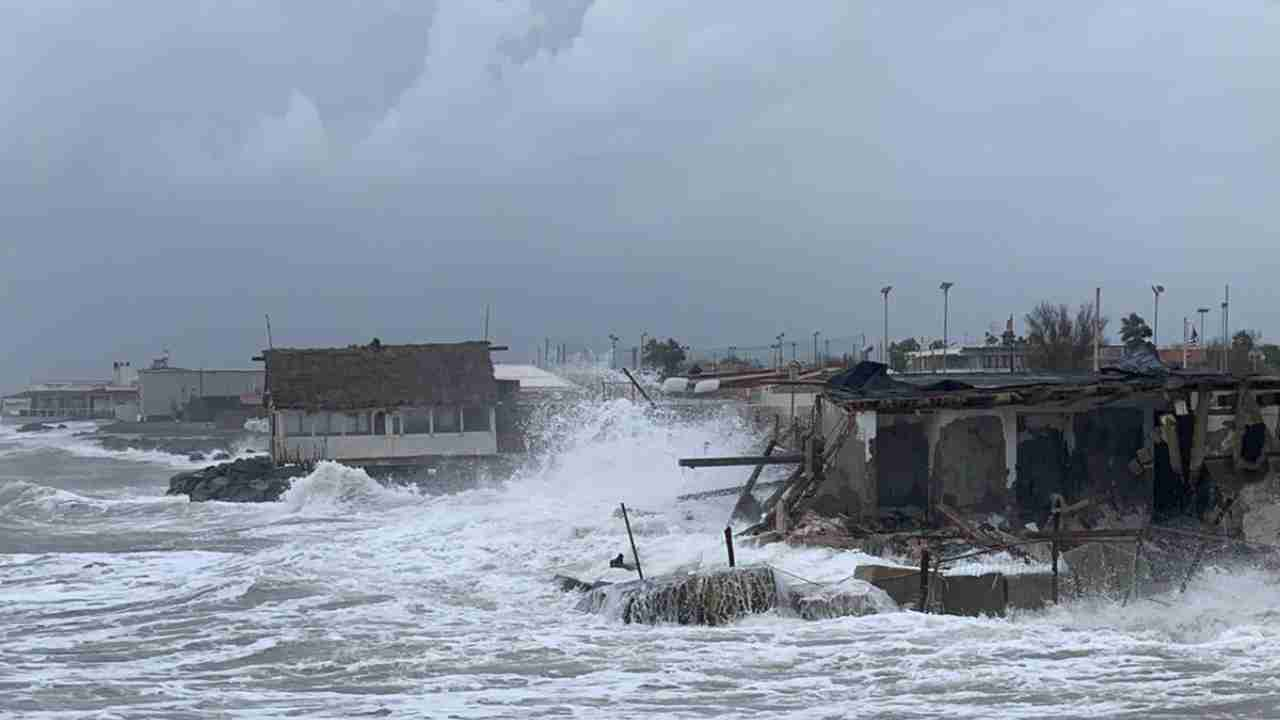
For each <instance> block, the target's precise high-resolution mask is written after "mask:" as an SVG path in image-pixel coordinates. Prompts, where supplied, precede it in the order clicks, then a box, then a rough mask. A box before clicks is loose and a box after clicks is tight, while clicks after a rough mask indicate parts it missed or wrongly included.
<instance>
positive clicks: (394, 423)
mask: <svg viewBox="0 0 1280 720" xmlns="http://www.w3.org/2000/svg"><path fill="white" fill-rule="evenodd" d="M391 434H392V435H399V434H400V414H399V413H396V414H394V415H392V416H391Z"/></svg>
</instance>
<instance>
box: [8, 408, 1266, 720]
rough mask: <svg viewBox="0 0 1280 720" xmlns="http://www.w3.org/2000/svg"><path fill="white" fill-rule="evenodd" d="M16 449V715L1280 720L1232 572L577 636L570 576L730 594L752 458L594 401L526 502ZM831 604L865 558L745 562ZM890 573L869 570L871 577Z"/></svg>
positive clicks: (1254, 583) (690, 428)
mask: <svg viewBox="0 0 1280 720" xmlns="http://www.w3.org/2000/svg"><path fill="white" fill-rule="evenodd" d="M86 427H87V426H86V425H85V424H74V423H73V424H71V425H70V426H69V427H67V428H65V429H59V430H55V431H53V432H49V433H41V434H21V435H20V434H18V433H16V431H15V430H14V428H13V427H12V426H4V427H2V428H0V717H6V718H8V717H13V718H210V717H219V718H235V717H263V718H286V717H288V718H293V717H306V718H313V717H314V718H353V717H394V718H399V717H405V718H538V717H562V716H569V717H600V718H624V717H663V718H677V717H678V718H706V717H759V718H781V717H794V718H847V717H868V718H926V717H930V718H931V717H952V718H954V717H974V718H979V717H980V718H1022V717H1052V718H1077V717H1078V718H1096V717H1143V718H1146V717H1222V718H1227V717H1233V718H1234V717H1280V652H1277V651H1276V643H1277V642H1278V641H1280V586H1277V584H1276V583H1275V581H1274V580H1273V579H1272V578H1271V577H1270V576H1268V574H1266V573H1264V572H1263V571H1260V570H1251V569H1241V568H1218V567H1207V568H1205V569H1204V570H1203V572H1201V573H1200V574H1199V575H1198V576H1197V577H1196V578H1195V579H1194V581H1193V582H1192V584H1191V586H1190V587H1189V589H1188V591H1187V593H1186V594H1185V595H1180V596H1174V597H1166V598H1164V599H1161V598H1156V599H1155V601H1153V600H1141V601H1138V602H1132V603H1129V604H1128V606H1126V607H1121V605H1120V604H1119V603H1114V602H1109V601H1102V600H1081V601H1074V602H1068V603H1066V604H1064V605H1061V606H1058V607H1055V608H1052V609H1049V610H1044V611H1036V612H1023V613H1019V614H1015V615H1012V616H1010V617H1008V618H1000V619H994V618H990V619H987V618H963V617H950V616H942V615H922V614H917V613H915V612H896V613H887V614H880V615H872V616H866V617H858V618H842V619H835V620H822V621H805V620H802V619H799V618H796V617H792V616H788V615H786V614H780V613H776V612H774V613H767V614H764V615H758V616H753V617H750V618H748V619H746V620H743V621H741V622H738V623H736V624H733V625H729V626H722V627H688V626H676V625H657V626H647V625H626V624H623V623H622V622H621V621H620V620H619V619H617V618H615V617H610V616H608V615H584V614H581V613H579V612H577V611H576V610H575V604H576V602H577V600H578V598H577V596H576V595H575V594H574V593H564V592H562V591H561V590H560V589H559V588H558V587H556V585H555V584H554V583H553V582H552V580H551V579H552V577H553V576H554V575H556V574H565V575H571V576H574V577H579V578H583V579H587V580H596V579H605V580H621V579H627V578H628V577H629V573H628V572H627V571H625V570H621V569H610V566H609V560H610V558H612V557H614V556H615V555H617V554H618V553H621V552H628V553H629V546H628V543H627V535H626V530H625V528H624V525H623V522H622V520H621V519H620V518H619V517H618V516H617V515H616V514H615V510H616V508H617V507H618V503H619V502H620V501H621V502H626V503H627V505H628V506H629V507H630V508H634V509H635V511H636V512H635V513H634V514H633V515H634V516H633V517H632V518H631V520H632V526H633V529H634V531H635V533H636V541H637V545H638V550H639V554H640V556H641V559H642V561H643V563H644V566H645V570H646V572H647V574H653V575H657V574H660V573H665V572H674V571H684V570H695V569H698V568H712V567H721V566H723V565H724V563H725V557H724V548H723V545H722V536H721V532H722V530H723V528H724V524H725V519H726V518H727V517H728V516H729V514H730V510H731V508H732V505H733V502H734V498H733V497H728V496H722V497H713V498H709V499H705V500H698V501H685V502H680V501H678V500H677V496H679V495H681V494H684V493H693V492H698V491H702V490H708V489H713V488H720V487H726V486H732V485H736V484H739V483H741V482H742V480H743V476H744V475H745V473H744V472H743V471H742V469H741V468H725V469H706V470H699V471H696V472H695V471H688V470H680V469H679V468H678V467H677V465H676V459H677V458H678V457H682V456H687V455H700V454H747V453H750V452H753V451H754V450H753V449H758V447H759V445H760V440H761V438H760V437H759V436H758V435H757V434H756V433H755V431H753V430H752V428H750V427H749V426H748V425H746V424H745V423H743V422H742V421H741V420H739V419H738V418H737V417H736V416H735V415H732V414H714V413H713V414H710V415H708V416H705V417H701V418H698V419H692V420H675V419H673V418H670V417H660V416H656V415H655V414H654V413H653V412H652V411H648V410H646V408H645V407H642V406H640V405H637V404H633V403H631V402H629V401H627V400H615V401H611V402H586V403H583V404H581V405H579V406H576V407H574V408H571V409H569V410H566V411H565V412H564V413H563V414H561V415H559V416H558V417H556V418H554V419H553V420H551V421H549V422H548V427H546V428H543V429H542V430H541V431H540V432H543V433H544V434H545V437H544V440H545V442H544V443H542V447H543V449H542V450H541V451H540V453H539V455H538V456H537V457H534V458H532V459H531V461H530V462H529V464H528V465H527V466H526V467H524V468H522V469H520V470H519V471H518V472H517V473H516V474H515V475H514V476H512V477H509V478H488V479H485V480H482V481H481V482H479V483H478V484H476V485H475V486H474V487H471V488H469V489H466V490H463V491H460V492H459V491H456V490H454V491H451V492H447V493H446V492H433V490H432V488H431V487H423V488H419V487H397V486H387V485H383V484H380V483H378V482H375V481H373V480H371V479H370V478H369V477H368V476H367V475H365V474H364V473H363V472H361V471H359V470H353V469H348V468H344V467H342V466H339V465H334V464H322V465H320V466H319V467H318V468H317V469H316V470H315V471H314V472H313V473H311V474H310V475H309V476H307V477H305V478H303V479H301V480H299V481H297V482H295V484H294V486H293V488H292V489H291V490H290V491H289V492H288V493H287V494H286V495H285V496H284V497H283V498H282V499H281V501H280V502H276V503H268V504H258V505H241V504H229V503H217V502H210V503H189V502H188V501H187V499H186V498H185V497H167V496H165V494H164V493H165V490H166V488H167V483H168V479H169V478H170V477H171V476H172V475H173V474H175V473H176V472H179V471H182V470H187V469H191V468H193V467H196V465H195V464H193V463H191V462H189V461H188V460H187V459H186V458H184V457H178V456H172V455H166V454H164V453H158V452H147V453H140V452H130V451H124V452H113V451H107V450H103V449H101V448H99V447H97V446H95V445H93V444H91V443H90V441H89V440H87V439H86V438H83V437H77V436H76V434H77V433H78V432H81V431H84V430H85V429H86ZM737 553H738V561H739V562H740V563H768V564H770V565H772V566H774V567H775V568H778V569H780V570H783V571H785V572H787V573H790V574H792V575H793V576H795V577H800V578H804V579H806V580H809V581H814V582H834V581H838V580H840V579H842V578H846V577H848V576H849V575H850V574H851V572H852V570H853V567H854V566H855V565H856V564H857V562H858V559H859V557H860V556H859V555H857V554H856V553H849V552H838V551H832V550H825V549H815V548H795V547H789V546H787V545H785V544H782V543H775V544H772V545H766V546H762V547H756V546H752V545H750V544H746V543H742V544H740V545H739V547H738V548H737ZM863 557H865V556H863Z"/></svg>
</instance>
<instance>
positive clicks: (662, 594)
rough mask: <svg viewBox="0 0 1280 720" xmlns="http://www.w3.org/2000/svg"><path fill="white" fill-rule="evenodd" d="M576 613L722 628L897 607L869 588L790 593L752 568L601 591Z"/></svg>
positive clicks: (768, 572) (763, 570)
mask: <svg viewBox="0 0 1280 720" xmlns="http://www.w3.org/2000/svg"><path fill="white" fill-rule="evenodd" d="M578 609H579V610H580V611H582V612H589V613H597V614H612V615H614V616H616V617H618V618H619V619H621V620H622V621H623V622H626V623H646V624H654V623H677V624H680V625H724V624H726V623H730V622H733V621H735V620H738V619H740V618H743V617H746V616H748V615H754V614H759V613H763V612H768V611H770V610H782V611H784V612H790V613H795V614H796V615H798V616H800V617H802V618H805V619H806V620H820V619H828V618H836V617H849V616H859V615H870V614H874V613H880V612H892V611H894V610H896V609H897V605H896V604H895V603H894V602H893V600H892V599H891V598H890V597H889V596H888V595H887V594H885V593H884V592H883V591H881V590H879V589H877V588H875V587H873V586H871V585H870V584H868V583H864V582H859V581H856V580H854V581H846V582H845V583H843V584H842V585H840V586H839V587H827V586H817V587H815V586H803V587H796V588H790V587H787V586H785V585H781V584H780V583H779V581H778V579H777V577H776V576H775V575H774V572H773V570H772V569H771V568H768V567H764V566H753V567H742V568H725V569H722V570H714V571H711V572H703V573H698V574H694V575H666V576H661V577H657V578H653V579H649V580H645V581H639V580H634V581H631V582H625V583H618V584H615V585H609V586H607V587H598V588H595V589H592V590H589V591H588V592H587V594H586V595H584V596H583V598H582V600H580V601H579V603H578Z"/></svg>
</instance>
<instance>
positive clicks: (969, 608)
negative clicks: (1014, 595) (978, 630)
mask: <svg viewBox="0 0 1280 720" xmlns="http://www.w3.org/2000/svg"><path fill="white" fill-rule="evenodd" d="M1005 598H1006V591H1005V578H1004V575H1002V574H1000V573H987V574H986V575H946V576H943V577H942V610H943V612H945V613H947V614H948V615H970V616H979V615H993V616H997V617H1002V616H1003V615H1004V613H1005Z"/></svg>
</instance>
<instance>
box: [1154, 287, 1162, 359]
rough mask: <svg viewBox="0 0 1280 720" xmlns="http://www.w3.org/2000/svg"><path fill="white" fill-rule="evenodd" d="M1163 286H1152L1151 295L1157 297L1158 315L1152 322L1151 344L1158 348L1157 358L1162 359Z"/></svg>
mask: <svg viewBox="0 0 1280 720" xmlns="http://www.w3.org/2000/svg"><path fill="white" fill-rule="evenodd" d="M1162 292H1164V286H1163V285H1152V286H1151V294H1153V295H1155V296H1156V314H1155V317H1154V319H1153V320H1152V322H1151V344H1152V345H1155V346H1156V357H1160V293H1162Z"/></svg>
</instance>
